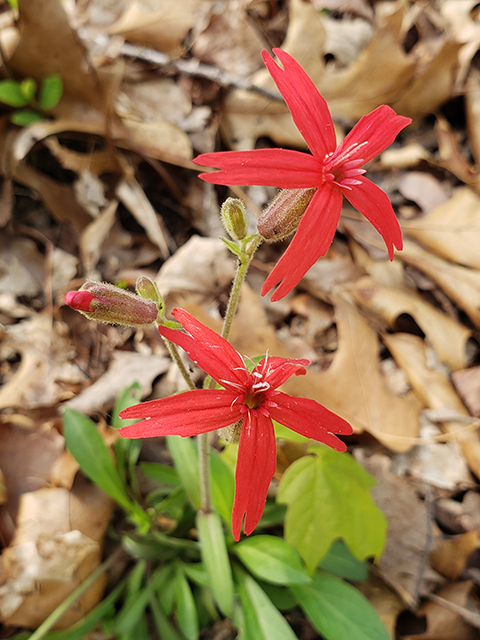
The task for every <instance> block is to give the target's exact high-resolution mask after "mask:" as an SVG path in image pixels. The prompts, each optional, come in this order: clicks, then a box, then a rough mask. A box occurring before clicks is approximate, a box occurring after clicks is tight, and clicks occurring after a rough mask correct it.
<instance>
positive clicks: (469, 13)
mask: <svg viewBox="0 0 480 640" xmlns="http://www.w3.org/2000/svg"><path fill="white" fill-rule="evenodd" d="M477 4H478V3H477V0H441V2H439V3H438V5H439V10H440V13H441V14H442V15H443V16H444V18H445V21H446V23H447V25H446V27H447V29H448V31H449V32H450V33H451V34H452V35H453V37H454V39H455V41H456V42H458V43H461V44H463V45H464V46H463V47H462V49H461V50H460V53H459V56H458V58H459V69H458V74H457V75H458V83H459V85H461V83H462V82H463V81H464V79H465V77H466V76H467V73H468V70H469V68H470V64H471V61H472V58H473V57H474V56H475V54H476V53H477V51H478V47H479V44H480V25H479V23H478V19H476V18H475V15H474V13H473V11H474V8H475V6H476V5H477Z"/></svg>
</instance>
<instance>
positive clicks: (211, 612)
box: [193, 587, 220, 629]
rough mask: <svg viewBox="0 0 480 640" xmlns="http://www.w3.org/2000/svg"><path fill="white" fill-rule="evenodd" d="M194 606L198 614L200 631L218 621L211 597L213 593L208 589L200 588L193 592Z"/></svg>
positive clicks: (213, 599) (218, 616)
mask: <svg viewBox="0 0 480 640" xmlns="http://www.w3.org/2000/svg"><path fill="white" fill-rule="evenodd" d="M193 595H194V598H195V606H196V608H197V613H198V624H199V627H200V629H204V628H205V627H208V626H210V625H211V624H212V622H216V621H217V620H220V615H219V613H218V609H217V606H216V604H215V598H214V597H213V591H212V590H211V589H210V587H201V588H200V589H195V591H194V594H193Z"/></svg>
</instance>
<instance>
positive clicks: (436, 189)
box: [397, 171, 448, 213]
mask: <svg viewBox="0 0 480 640" xmlns="http://www.w3.org/2000/svg"><path fill="white" fill-rule="evenodd" d="M397 188H398V190H399V191H400V193H401V194H402V195H403V196H404V197H405V198H406V199H407V200H412V201H413V202H416V203H417V204H418V206H419V207H420V209H421V210H422V212H423V213H428V212H429V211H431V210H432V209H435V207H437V206H439V205H441V204H443V203H444V202H446V201H447V200H448V193H447V191H446V190H445V187H444V186H443V185H442V183H441V182H440V181H439V180H438V179H437V178H435V177H434V176H432V175H431V174H430V173H426V172H424V171H407V172H406V173H405V174H404V175H403V176H402V177H401V178H400V180H399V181H398V187H397Z"/></svg>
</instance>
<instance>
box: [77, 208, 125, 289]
mask: <svg viewBox="0 0 480 640" xmlns="http://www.w3.org/2000/svg"><path fill="white" fill-rule="evenodd" d="M117 207H118V202H117V200H112V201H111V202H110V204H109V205H108V206H107V207H105V209H104V210H103V211H102V213H101V214H100V215H99V216H98V218H96V219H95V220H93V222H91V223H90V224H89V225H88V226H87V227H85V229H84V230H83V232H82V234H81V236H80V242H79V250H80V256H81V259H82V265H83V268H84V270H85V276H86V277H87V278H92V279H95V276H96V272H94V269H95V267H96V266H97V262H98V261H99V259H100V254H101V250H102V245H103V243H104V242H105V240H106V238H107V237H108V235H109V233H110V231H111V229H112V227H113V225H114V223H115V219H116V213H117Z"/></svg>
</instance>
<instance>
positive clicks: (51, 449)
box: [0, 417, 65, 520]
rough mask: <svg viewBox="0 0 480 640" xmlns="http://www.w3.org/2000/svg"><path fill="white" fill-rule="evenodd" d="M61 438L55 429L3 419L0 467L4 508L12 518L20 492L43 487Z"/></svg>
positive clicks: (63, 442) (62, 443) (14, 514)
mask: <svg viewBox="0 0 480 640" xmlns="http://www.w3.org/2000/svg"><path fill="white" fill-rule="evenodd" d="M64 446H65V441H64V438H63V436H61V435H60V434H59V433H58V431H57V430H56V429H52V428H50V429H49V428H41V429H38V428H35V425H34V424H33V423H31V424H30V426H27V425H25V426H21V425H16V424H14V422H13V417H12V419H11V420H8V419H4V420H2V423H1V428H0V469H2V471H3V474H4V480H5V486H6V488H7V492H8V510H9V513H10V515H11V517H12V519H13V520H15V518H16V515H17V509H18V501H19V499H20V495H21V494H23V493H27V492H29V491H35V490H36V489H40V488H42V487H45V486H47V484H48V483H49V481H50V472H51V468H52V466H53V465H54V464H55V461H56V460H58V458H59V457H61V455H62V453H63V449H64Z"/></svg>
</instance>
